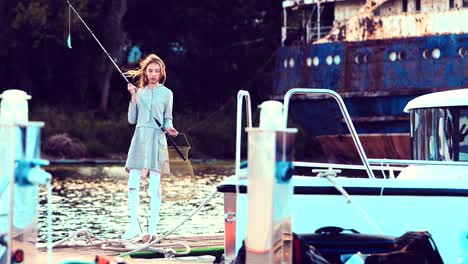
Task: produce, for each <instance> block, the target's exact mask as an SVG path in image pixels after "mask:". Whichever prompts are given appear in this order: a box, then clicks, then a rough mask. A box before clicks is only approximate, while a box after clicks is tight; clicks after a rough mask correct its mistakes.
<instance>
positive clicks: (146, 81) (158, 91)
mask: <svg viewBox="0 0 468 264" xmlns="http://www.w3.org/2000/svg"><path fill="white" fill-rule="evenodd" d="M126 75H127V76H130V77H134V78H137V79H138V88H137V87H136V86H134V85H133V84H131V83H129V84H128V91H129V92H130V94H131V100H130V106H129V108H128V122H129V123H130V124H136V128H135V133H134V134H133V138H132V142H131V144H130V149H129V150H128V157H127V162H126V164H125V169H126V170H127V171H129V179H128V203H129V207H130V219H131V220H130V225H129V227H128V229H127V231H126V232H125V233H124V234H123V235H122V238H123V239H131V238H134V237H136V236H140V235H141V233H140V227H139V223H138V206H139V198H140V195H139V191H140V178H141V176H145V175H147V174H148V172H149V177H150V179H149V189H148V191H149V193H150V197H151V202H150V220H149V234H147V235H145V236H143V241H144V242H147V241H149V240H150V239H152V238H154V237H155V236H156V226H157V224H158V220H159V209H160V207H161V191H160V179H161V173H169V155H168V151H167V142H166V137H165V134H164V133H163V131H162V130H161V129H160V128H159V127H158V125H157V123H156V121H155V120H154V118H156V119H157V120H158V121H159V122H160V124H162V125H163V126H164V128H165V129H166V131H167V133H168V134H169V135H170V136H173V137H174V136H177V134H178V132H177V130H176V129H175V128H174V127H173V125H172V100H173V95H172V92H171V90H169V89H168V88H167V87H165V86H164V85H163V83H164V81H165V80H166V66H165V65H164V62H163V61H162V60H161V59H160V58H159V57H158V56H156V55H155V54H150V55H148V56H147V57H146V58H145V59H143V60H142V61H141V62H140V67H139V68H138V69H136V70H130V71H128V72H126Z"/></svg>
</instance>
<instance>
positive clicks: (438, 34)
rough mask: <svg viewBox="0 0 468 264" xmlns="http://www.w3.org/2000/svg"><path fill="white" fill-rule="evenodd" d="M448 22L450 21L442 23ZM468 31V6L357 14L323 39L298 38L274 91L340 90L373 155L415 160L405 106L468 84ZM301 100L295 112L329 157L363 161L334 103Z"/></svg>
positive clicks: (282, 57) (283, 57)
mask: <svg viewBox="0 0 468 264" xmlns="http://www.w3.org/2000/svg"><path fill="white" fill-rule="evenodd" d="M335 8H336V7H335ZM361 9H362V8H361ZM335 13H336V11H335ZM358 13H359V12H358ZM465 18H466V19H465ZM441 23H445V26H438V25H439V24H441ZM466 32H468V9H467V8H465V9H463V8H462V9H457V10H449V11H446V12H438V13H435V12H431V13H427V14H424V13H414V14H403V15H388V16H384V17H377V16H374V15H373V14H371V15H369V14H368V15H356V16H353V17H351V18H349V19H347V20H346V22H345V23H342V24H341V25H338V26H336V25H335V26H334V27H332V28H331V29H330V32H329V33H328V35H326V36H325V37H322V38H320V39H319V40H318V41H314V42H310V43H304V41H302V42H301V41H295V42H291V43H289V44H288V45H283V47H281V48H279V49H278V51H277V56H276V62H275V63H276V64H275V76H276V79H275V80H274V84H273V86H274V87H273V88H274V91H275V93H276V94H284V93H285V92H286V91H287V90H289V89H291V88H298V87H310V88H325V89H332V90H334V91H337V92H338V93H339V94H340V95H341V96H342V97H343V99H344V101H345V104H346V106H347V107H348V110H349V111H350V115H351V117H352V119H353V121H354V122H355V126H356V129H357V132H358V133H360V135H361V136H362V137H361V139H362V141H363V145H364V148H365V150H366V152H368V153H369V156H370V157H375V158H379V157H387V158H394V159H408V158H411V157H410V151H409V145H410V141H409V140H410V139H409V117H408V115H407V114H405V113H404V112H403V111H402V109H403V108H404V106H405V105H406V104H407V103H408V102H409V101H410V100H411V99H413V98H415V97H417V96H419V95H422V94H426V93H430V92H434V91H443V90H450V89H460V88H464V87H468V52H467V50H468V33H466ZM293 100H294V103H292V104H291V110H290V111H291V114H292V117H293V118H294V120H295V121H296V122H297V123H298V124H299V125H300V126H302V127H303V128H305V129H306V130H307V131H308V132H309V134H310V135H311V136H313V137H314V139H315V140H316V141H317V142H318V146H320V148H321V149H319V150H317V151H319V152H322V153H323V155H324V157H325V158H326V159H327V160H329V161H339V162H346V161H348V162H349V161H354V160H356V159H357V157H358V156H357V154H356V152H355V150H354V149H353V147H352V140H351V139H350V137H349V131H348V130H347V127H346V125H345V123H344V122H343V120H341V118H340V114H339V109H338V108H337V106H336V105H335V104H334V103H333V102H332V101H331V100H329V99H327V98H317V97H310V96H309V97H308V96H296V97H295V98H293ZM324 111H326V112H328V113H329V115H326V116H324V115H323V112H324Z"/></svg>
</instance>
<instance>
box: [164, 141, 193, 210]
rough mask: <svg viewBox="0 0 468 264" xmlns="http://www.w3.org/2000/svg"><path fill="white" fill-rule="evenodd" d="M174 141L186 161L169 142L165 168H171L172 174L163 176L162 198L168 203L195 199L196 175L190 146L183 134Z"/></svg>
mask: <svg viewBox="0 0 468 264" xmlns="http://www.w3.org/2000/svg"><path fill="white" fill-rule="evenodd" d="M173 139H174V142H175V143H176V145H177V147H178V148H179V150H180V152H181V154H182V155H183V156H184V157H185V160H184V159H183V158H182V157H181V156H180V154H179V153H178V152H177V150H176V149H175V147H173V146H171V145H170V143H169V140H168V144H167V151H168V153H169V159H168V160H166V161H165V164H164V165H163V166H164V167H165V166H169V168H170V173H162V174H161V188H162V194H163V195H162V197H163V200H166V201H167V200H169V201H175V200H189V199H193V198H194V197H195V188H194V186H195V173H194V171H193V167H192V163H191V162H190V159H189V150H190V144H189V142H188V140H187V137H186V135H185V134H183V133H180V134H179V135H178V136H177V137H175V138H173Z"/></svg>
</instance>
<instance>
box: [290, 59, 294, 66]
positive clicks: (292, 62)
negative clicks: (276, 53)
mask: <svg viewBox="0 0 468 264" xmlns="http://www.w3.org/2000/svg"><path fill="white" fill-rule="evenodd" d="M289 67H290V68H294V59H293V58H291V59H289Z"/></svg>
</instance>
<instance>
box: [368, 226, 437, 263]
mask: <svg viewBox="0 0 468 264" xmlns="http://www.w3.org/2000/svg"><path fill="white" fill-rule="evenodd" d="M395 248H396V250H395V251H392V252H389V253H384V254H374V255H370V256H368V257H367V258H366V262H365V263H366V264H397V263H412V264H443V263H444V261H443V260H442V257H441V256H440V253H439V250H437V246H436V245H435V242H434V240H433V239H432V236H431V234H429V232H425V231H420V232H406V233H405V234H404V235H402V236H401V237H397V238H396V239H395Z"/></svg>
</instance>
